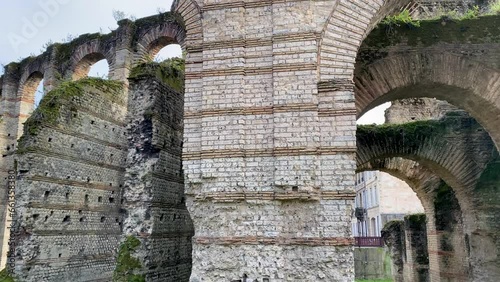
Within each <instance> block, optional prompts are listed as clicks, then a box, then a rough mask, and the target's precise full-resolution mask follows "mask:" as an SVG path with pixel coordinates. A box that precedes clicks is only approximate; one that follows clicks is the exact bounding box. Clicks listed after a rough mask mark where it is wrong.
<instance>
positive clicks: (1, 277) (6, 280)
mask: <svg viewBox="0 0 500 282" xmlns="http://www.w3.org/2000/svg"><path fill="white" fill-rule="evenodd" d="M0 282H14V278H12V276H10V275H9V273H8V272H7V268H4V269H3V270H2V271H0Z"/></svg>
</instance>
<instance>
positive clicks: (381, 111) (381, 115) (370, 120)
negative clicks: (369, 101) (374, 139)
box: [356, 102, 391, 124]
mask: <svg viewBox="0 0 500 282" xmlns="http://www.w3.org/2000/svg"><path fill="white" fill-rule="evenodd" d="M390 106H391V103H390V102H386V103H383V104H381V105H377V106H376V107H374V108H373V109H371V110H370V111H368V112H366V113H364V114H363V115H362V116H361V117H360V118H358V120H357V121H356V124H383V123H385V111H386V110H387V109H388V108H389V107H390Z"/></svg>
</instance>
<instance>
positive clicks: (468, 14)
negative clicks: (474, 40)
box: [460, 5, 479, 20]
mask: <svg viewBox="0 0 500 282" xmlns="http://www.w3.org/2000/svg"><path fill="white" fill-rule="evenodd" d="M478 17H479V6H477V5H476V6H474V7H472V9H468V10H467V11H465V13H464V14H463V16H462V17H461V18H460V19H461V20H471V19H477V18H478Z"/></svg>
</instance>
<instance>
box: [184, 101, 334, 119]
mask: <svg viewBox="0 0 500 282" xmlns="http://www.w3.org/2000/svg"><path fill="white" fill-rule="evenodd" d="M311 111H319V110H318V105H317V104H313V103H303V104H288V105H280V106H269V107H247V108H227V109H207V110H202V111H197V112H186V113H185V114H184V118H199V117H215V116H230V115H243V116H244V115H271V114H273V113H288V112H311ZM331 111H335V110H331ZM322 112H325V110H323V111H322ZM339 115H340V114H339Z"/></svg>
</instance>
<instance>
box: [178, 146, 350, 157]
mask: <svg viewBox="0 0 500 282" xmlns="http://www.w3.org/2000/svg"><path fill="white" fill-rule="evenodd" d="M339 153H356V147H321V148H274V149H272V148H271V149H261V150H258V149H257V150H250V149H227V150H204V151H201V152H191V153H184V154H183V156H182V159H183V160H199V159H220V158H246V157H287V156H314V155H336V154H339Z"/></svg>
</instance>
